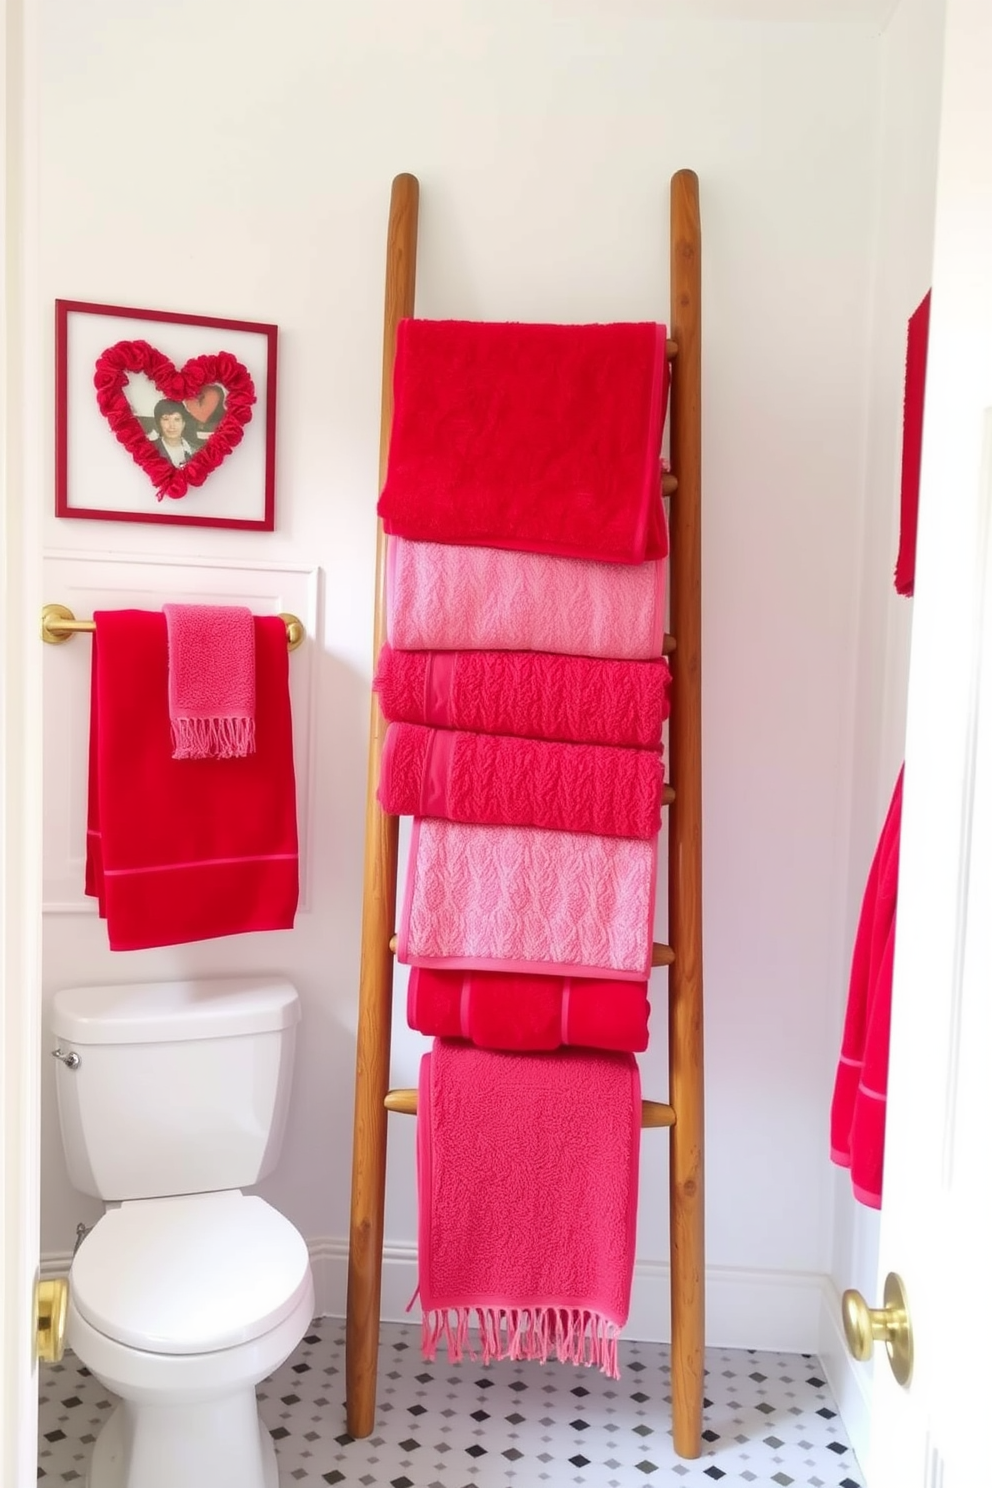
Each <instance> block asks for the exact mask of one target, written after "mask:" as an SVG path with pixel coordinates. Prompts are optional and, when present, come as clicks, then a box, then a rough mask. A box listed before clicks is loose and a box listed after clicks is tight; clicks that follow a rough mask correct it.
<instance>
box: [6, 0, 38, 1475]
mask: <svg viewBox="0 0 992 1488" xmlns="http://www.w3.org/2000/svg"><path fill="white" fill-rule="evenodd" d="M0 22H2V25H0V66H2V75H3V79H4V111H3V115H2V118H3V123H2V125H0V130H2V145H3V149H2V159H3V175H2V182H3V185H2V192H0V217H2V224H3V238H4V256H3V268H2V270H0V274H2V281H0V291H2V295H0V303H2V307H3V309H2V312H0V313H2V317H3V324H4V339H3V347H2V359H0V1202H2V1204H3V1228H2V1248H0V1483H3V1484H4V1485H5V1488H6V1485H9V1488H32V1485H33V1484H34V1483H35V1482H36V1481H37V1472H38V1466H37V1460H38V1437H37V1412H38V1390H37V1371H36V1369H35V1367H34V1307H33V1294H34V1282H35V1278H36V1276H37V1272H38V1250H39V1225H38V1218H39V1188H40V1182H39V1180H40V1116H39V1112H40V1090H39V1087H40V1065H41V1053H40V1048H39V1039H40V1010H41V739H42V721H41V689H40V671H41V657H40V655H39V654H38V653H39V652H40V649H41V647H40V640H39V636H38V621H37V617H38V614H39V609H40V593H39V577H38V575H39V571H40V555H41V541H40V530H41V524H40V505H41V502H42V500H43V493H42V492H41V491H33V492H29V491H27V490H26V489H25V451H24V448H23V446H24V429H25V420H24V418H23V410H24V402H23V399H24V392H23V389H24V385H25V378H24V370H25V366H24V363H25V359H24V347H25V335H24V329H25V328H24V304H25V294H24V268H25V264H24V253H23V245H24V240H25V236H24V235H25V192H26V190H27V191H30V189H31V188H30V186H29V185H28V183H27V182H26V172H25V161H26V155H25V130H24V121H25V109H24V77H25V67H24V30H23V23H24V6H23V0H0Z"/></svg>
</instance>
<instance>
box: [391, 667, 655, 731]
mask: <svg viewBox="0 0 992 1488" xmlns="http://www.w3.org/2000/svg"><path fill="white" fill-rule="evenodd" d="M670 683H671V676H670V673H669V670H668V663H667V662H666V661H664V660H661V659H659V660H658V661H604V660H598V659H595V658H593V657H588V656H559V655H555V654H553V653H551V652H545V651H396V650H394V649H393V647H392V646H390V645H388V644H386V645H384V646H383V648H382V650H381V651H380V653H379V665H378V669H377V671H376V678H375V683H374V687H375V690H376V692H377V693H378V694H379V705H380V707H381V708H382V712H383V716H384V717H385V718H387V719H392V720H396V721H397V722H402V723H425V724H432V725H434V726H435V727H436V728H450V729H471V730H472V731H473V732H475V733H478V734H515V735H516V736H517V737H518V738H524V739H559V740H562V741H567V740H569V739H571V740H573V741H574V742H575V743H579V744H582V743H586V744H622V745H627V746H632V747H635V748H640V749H655V750H657V749H658V748H659V746H660V744H661V730H662V725H663V723H664V721H665V719H666V718H667V717H668V710H669V687H670Z"/></svg>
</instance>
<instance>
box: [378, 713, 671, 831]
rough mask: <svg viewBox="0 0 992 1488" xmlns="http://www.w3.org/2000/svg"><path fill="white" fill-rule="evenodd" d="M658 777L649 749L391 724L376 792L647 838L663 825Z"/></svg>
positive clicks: (514, 820)
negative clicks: (555, 741)
mask: <svg viewBox="0 0 992 1488" xmlns="http://www.w3.org/2000/svg"><path fill="white" fill-rule="evenodd" d="M662 779H663V771H662V765H661V757H660V755H659V754H658V752H657V751H656V750H650V749H611V748H608V747H607V746H605V745H602V744H556V743H550V742H548V741H547V740H544V739H516V738H513V737H512V736H511V735H508V734H470V733H466V732H464V731H459V730H454V729H431V728H425V727H424V726H423V725H422V724H419V723H391V724H390V725H389V728H388V729H387V730H386V742H385V746H384V748H383V752H382V765H381V773H380V776H379V790H378V798H379V801H380V802H381V804H382V806H383V809H384V810H385V811H387V812H389V813H390V814H391V815H393V816H442V817H444V818H445V819H446V820H448V821H458V822H486V823H489V824H490V825H492V826H520V827H549V828H551V829H552V830H555V831H561V832H595V833H598V834H599V835H601V836H604V837H641V838H645V839H647V838H649V837H654V836H655V835H656V834H657V832H658V831H659V829H660V827H661V787H662Z"/></svg>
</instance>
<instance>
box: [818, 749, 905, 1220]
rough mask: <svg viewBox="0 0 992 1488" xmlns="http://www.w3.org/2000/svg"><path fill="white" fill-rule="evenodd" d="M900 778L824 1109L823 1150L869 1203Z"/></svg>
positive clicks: (877, 1148) (877, 1184)
mask: <svg viewBox="0 0 992 1488" xmlns="http://www.w3.org/2000/svg"><path fill="white" fill-rule="evenodd" d="M902 778H903V772H902V770H900V771H899V777H898V779H897V780H896V785H895V790H894V791H893V793H892V801H891V803H890V805H889V809H888V813H887V814H886V818H885V823H884V825H883V827H882V832H881V836H880V837H879V840H878V846H877V848H876V849H875V856H874V858H873V859H872V864H871V868H870V870H869V873H868V881H867V883H866V885H865V893H864V899H863V900H862V904H861V915H860V917H859V920H858V930H857V934H856V936H855V940H854V953H853V956H852V958H851V982H850V987H849V989H848V997H847V1013H846V1016H845V1020H844V1035H843V1039H842V1042H841V1053H840V1061H839V1063H838V1065H837V1074H836V1078H835V1081H834V1095H833V1102H832V1105H831V1110H830V1155H831V1157H832V1158H833V1160H834V1162H835V1163H837V1164H839V1166H841V1167H844V1168H850V1170H851V1186H852V1188H853V1189H854V1194H855V1197H856V1198H858V1199H860V1200H861V1202H862V1203H863V1204H867V1205H869V1206H870V1207H871V1208H872V1209H880V1208H881V1205H882V1164H883V1157H884V1152H885V1101H886V1095H887V1091H888V1076H889V1023H890V1018H891V1012H892V959H893V952H894V950H895V933H896V894H897V888H898V880H899V835H900V826H901V822H902Z"/></svg>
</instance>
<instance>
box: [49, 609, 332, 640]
mask: <svg viewBox="0 0 992 1488" xmlns="http://www.w3.org/2000/svg"><path fill="white" fill-rule="evenodd" d="M279 619H280V620H282V621H283V622H284V623H285V626H286V643H287V645H288V646H289V649H290V651H295V650H296V648H297V646H301V645H302V644H303V642H304V640H305V639H306V634H307V632H306V627H305V625H304V624H303V621H302V620H298V619H297V617H296V616H295V615H288V614H280V616H279ZM83 630H89V631H92V630H96V621H95V620H77V619H76V617H75V615H74V614H73V613H72V611H71V610H69V609H66V607H65V605H59V604H49V605H44V606H43V607H42V611H41V639H42V640H43V641H45V642H46V644H47V645H49V646H59V645H61V644H62V642H63V641H67V640H68V639H69V637H70V636H74V635H75V634H76V633H77V631H83Z"/></svg>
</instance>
